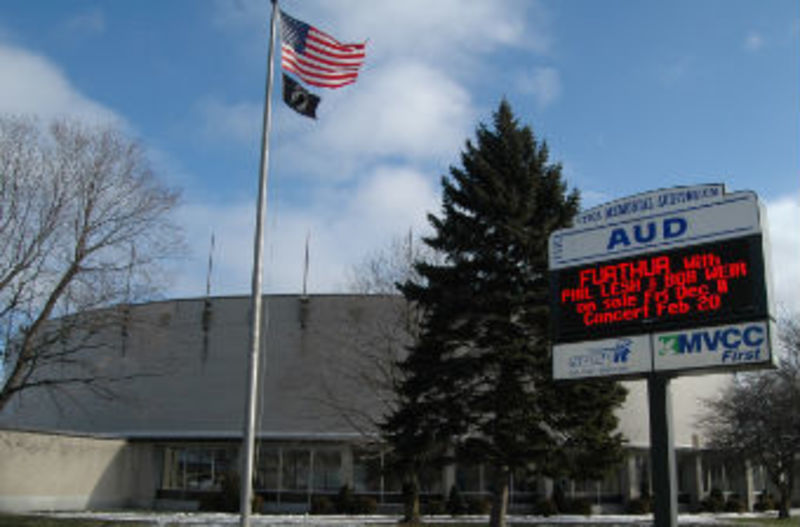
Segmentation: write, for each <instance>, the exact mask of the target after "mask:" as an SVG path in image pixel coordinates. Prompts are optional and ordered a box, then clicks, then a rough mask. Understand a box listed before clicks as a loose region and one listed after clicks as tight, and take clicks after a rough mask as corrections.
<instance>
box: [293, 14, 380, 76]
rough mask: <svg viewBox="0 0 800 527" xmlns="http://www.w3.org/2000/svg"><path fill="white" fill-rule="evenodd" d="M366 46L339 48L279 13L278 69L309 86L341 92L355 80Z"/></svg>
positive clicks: (309, 28) (325, 35) (344, 45)
mask: <svg viewBox="0 0 800 527" xmlns="http://www.w3.org/2000/svg"><path fill="white" fill-rule="evenodd" d="M365 47H366V44H363V43H362V44H342V43H340V42H339V41H338V40H336V39H335V38H333V37H332V36H330V35H328V34H327V33H324V32H323V31H320V30H318V29H317V28H315V27H313V26H310V25H308V24H306V23H305V22H301V21H300V20H297V19H296V18H292V17H290V16H289V15H287V14H286V13H284V12H283V11H281V66H282V67H283V69H284V70H286V71H289V72H291V73H294V74H295V75H297V76H298V77H300V79H301V80H302V81H303V82H305V83H307V84H310V85H312V86H319V87H322V88H341V87H342V86H346V85H348V84H352V83H354V82H355V81H356V78H358V69H359V68H360V67H361V65H362V64H363V63H364V56H365V51H364V49H365Z"/></svg>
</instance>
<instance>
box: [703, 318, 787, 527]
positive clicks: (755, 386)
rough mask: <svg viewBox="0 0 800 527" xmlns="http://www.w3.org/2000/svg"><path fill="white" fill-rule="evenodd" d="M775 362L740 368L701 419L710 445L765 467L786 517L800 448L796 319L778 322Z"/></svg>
mask: <svg viewBox="0 0 800 527" xmlns="http://www.w3.org/2000/svg"><path fill="white" fill-rule="evenodd" d="M779 337H780V343H781V346H780V353H781V355H780V360H779V365H778V368H777V369H775V370H767V371H762V372H757V373H747V374H740V375H737V377H736V378H735V379H734V381H733V383H732V384H731V385H730V386H728V387H727V388H725V389H724V390H723V391H722V393H721V394H720V395H719V397H717V398H715V399H712V400H709V401H706V406H707V409H708V412H707V414H706V415H705V416H704V418H703V420H702V421H701V424H702V425H703V427H704V429H705V430H706V432H707V434H708V435H709V438H710V440H711V446H712V447H713V448H716V449H719V450H720V451H721V452H723V453H724V454H728V455H731V456H734V457H736V458H738V459H749V460H750V461H753V462H755V463H758V464H760V465H761V466H763V467H764V469H765V470H766V472H767V475H768V476H769V479H770V481H771V483H772V484H773V485H774V486H775V488H776V489H777V490H778V492H779V493H780V505H779V517H781V518H788V517H789V508H790V500H791V495H792V489H793V488H794V467H795V459H796V458H797V456H798V455H799V454H800V413H798V408H800V321H799V320H798V319H797V317H796V316H795V317H786V318H784V319H782V320H781V321H780V322H779Z"/></svg>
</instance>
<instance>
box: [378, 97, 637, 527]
mask: <svg viewBox="0 0 800 527" xmlns="http://www.w3.org/2000/svg"><path fill="white" fill-rule="evenodd" d="M442 185H443V195H442V212H441V215H440V216H436V215H429V221H430V223H431V224H432V226H433V228H434V231H435V232H434V234H433V235H432V236H430V237H429V238H426V239H425V243H427V244H428V245H429V246H430V247H431V248H433V249H434V250H436V251H438V252H439V253H440V254H441V255H442V256H443V257H444V259H443V263H441V264H438V263H436V264H431V263H424V262H420V263H419V264H417V271H418V272H419V274H420V276H421V277H422V280H421V281H419V282H416V283H415V282H406V283H405V284H402V285H401V291H402V292H403V294H404V295H405V296H406V298H407V299H409V300H410V301H412V302H414V303H415V304H416V305H417V306H419V308H420V309H421V310H422V313H423V317H422V327H421V333H420V336H419V338H418V339H417V342H416V343H415V345H413V346H412V347H411V349H410V353H409V356H408V357H407V359H406V360H404V361H403V362H402V363H401V365H400V366H401V368H402V371H403V373H404V376H403V380H402V382H401V383H400V385H399V386H398V400H399V407H398V409H397V411H396V412H395V413H394V414H393V415H391V416H389V417H388V418H387V420H386V422H385V426H384V432H385V433H386V435H387V439H388V440H389V442H390V443H391V444H393V445H394V446H395V451H396V454H397V455H398V457H399V458H402V459H406V460H407V461H409V465H408V466H409V467H417V468H418V467H419V466H420V464H421V463H424V462H426V461H430V460H432V459H439V460H443V459H445V457H444V453H446V452H456V453H457V454H460V456H461V457H462V458H466V459H469V460H470V461H472V462H476V461H478V462H483V463H485V464H487V465H488V466H489V467H491V469H492V470H491V473H492V474H493V481H492V483H491V488H492V489H493V492H494V499H493V504H492V513H491V525H492V526H502V525H504V524H505V515H506V509H507V503H508V489H509V480H510V475H511V474H512V472H514V471H516V470H524V469H526V468H530V467H534V466H535V467H536V470H537V472H538V473H542V472H546V473H550V474H554V475H555V474H559V475H568V476H573V475H580V476H590V477H598V476H599V475H601V474H602V470H603V469H604V468H606V467H607V466H608V465H609V464H611V463H614V462H615V461H617V460H618V459H619V456H620V454H621V442H622V439H621V437H620V436H619V435H614V429H615V428H616V424H617V422H616V418H615V417H614V415H613V409H614V408H615V407H616V406H618V405H619V404H621V402H622V401H623V399H624V396H625V394H624V390H623V389H622V388H620V387H619V386H618V385H617V384H614V383H610V382H593V383H581V384H569V385H561V384H558V385H557V384H555V383H554V382H553V380H552V374H551V357H550V351H549V349H550V346H549V344H548V339H547V335H548V323H549V319H548V307H547V306H548V292H549V289H548V281H547V246H548V237H549V235H550V233H551V232H552V231H553V230H555V229H558V228H562V227H566V226H569V225H570V223H571V221H572V219H573V217H574V216H575V214H576V213H577V211H578V206H579V196H578V193H577V191H574V190H573V191H572V192H568V191H567V188H566V184H565V183H564V181H563V180H562V177H561V166H560V165H559V164H552V163H550V162H549V161H548V149H547V145H546V144H545V143H540V142H538V141H537V140H536V139H535V138H534V135H533V132H532V130H531V129H530V128H529V127H528V126H520V124H519V123H518V121H517V120H516V119H515V118H514V116H513V114H512V111H511V107H510V105H509V104H508V102H506V101H505V100H504V101H502V102H501V104H500V106H499V108H498V110H497V112H496V113H495V114H494V122H493V127H492V128H489V127H487V126H486V125H483V124H482V125H480V126H479V127H478V129H477V131H476V142H475V143H473V142H471V141H467V143H466V147H465V150H464V151H463V152H462V155H461V166H460V167H451V168H450V176H449V177H443V178H442ZM446 443H447V444H449V445H450V446H451V448H450V449H449V450H447V449H446V448H444V447H443V445H444V444H446ZM412 461H413V462H412ZM413 472H414V469H410V470H409V473H413Z"/></svg>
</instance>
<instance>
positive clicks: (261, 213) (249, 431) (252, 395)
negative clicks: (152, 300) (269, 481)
mask: <svg viewBox="0 0 800 527" xmlns="http://www.w3.org/2000/svg"><path fill="white" fill-rule="evenodd" d="M277 15H278V2H277V0H272V19H271V23H270V30H269V53H268V58H267V84H266V90H265V92H266V93H265V96H264V120H263V123H262V129H261V130H262V131H261V163H260V172H259V183H258V204H257V207H256V232H255V240H254V247H253V283H252V298H251V313H250V317H251V318H250V328H251V331H250V363H249V366H248V368H249V369H248V377H247V404H246V406H245V429H244V442H243V445H242V446H243V449H244V452H245V456H244V458H243V459H242V478H241V485H240V488H241V502H240V503H239V512H240V523H239V524H240V525H241V527H249V525H250V507H251V505H250V504H251V502H252V498H253V458H254V457H255V436H256V430H255V428H256V408H257V406H258V400H257V397H258V355H259V350H260V344H261V322H262V315H261V300H262V298H261V275H262V260H263V253H264V235H263V230H264V217H265V216H266V212H267V179H268V175H269V135H270V128H271V121H270V114H271V110H272V80H273V76H274V70H275V66H274V60H273V58H274V55H275V33H276V27H277V23H278V17H277Z"/></svg>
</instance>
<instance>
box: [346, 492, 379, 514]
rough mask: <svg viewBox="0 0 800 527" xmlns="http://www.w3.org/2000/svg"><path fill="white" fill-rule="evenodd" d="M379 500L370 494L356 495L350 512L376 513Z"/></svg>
mask: <svg viewBox="0 0 800 527" xmlns="http://www.w3.org/2000/svg"><path fill="white" fill-rule="evenodd" d="M377 511H378V502H377V501H375V498H371V497H369V496H356V497H355V499H353V503H352V506H351V508H350V514H375V513H376V512H377Z"/></svg>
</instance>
